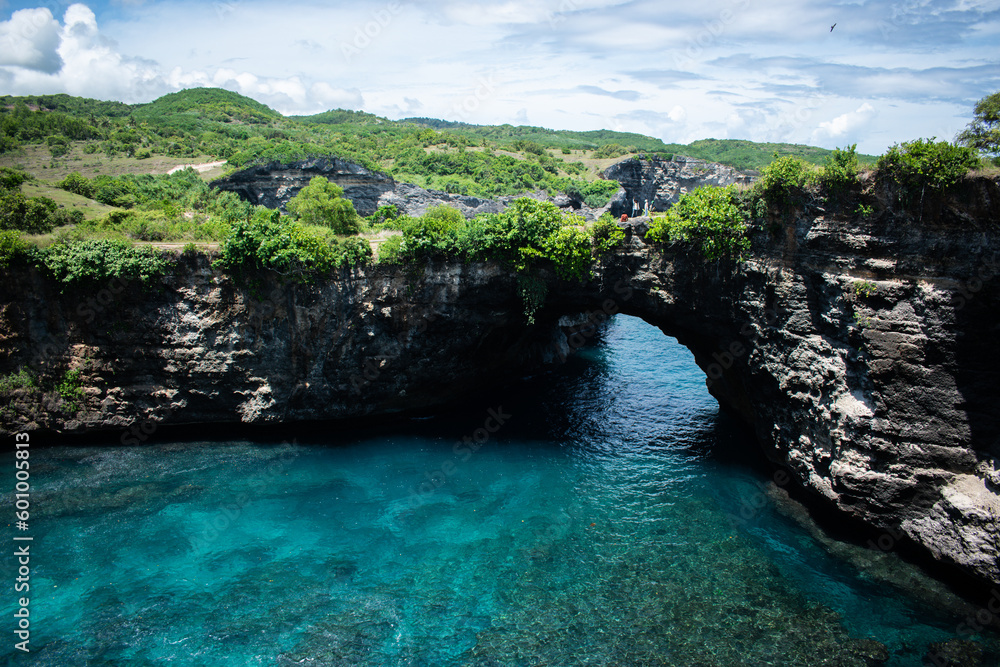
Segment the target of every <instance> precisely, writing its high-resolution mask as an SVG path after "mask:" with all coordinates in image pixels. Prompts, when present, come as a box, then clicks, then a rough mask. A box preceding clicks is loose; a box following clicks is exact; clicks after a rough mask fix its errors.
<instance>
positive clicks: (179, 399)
mask: <svg viewBox="0 0 1000 667" xmlns="http://www.w3.org/2000/svg"><path fill="white" fill-rule="evenodd" d="M872 192H873V193H874V194H871V195H869V196H870V197H871V198H872V203H877V208H878V210H879V211H880V213H879V214H878V215H877V216H875V217H874V218H872V219H859V218H857V216H856V215H855V214H854V213H853V211H854V208H855V207H854V205H853V204H850V203H845V204H844V205H842V206H841V207H840V208H837V209H835V208H830V210H824V208H821V207H820V206H818V205H817V204H809V205H806V206H804V207H802V208H800V209H799V210H797V211H795V212H794V214H791V215H788V216H786V217H785V218H784V219H783V220H780V221H779V220H776V221H775V222H774V224H773V225H771V226H770V227H769V228H761V229H758V230H757V231H756V232H755V234H754V239H753V240H754V246H753V249H752V252H751V254H750V257H749V259H748V261H746V262H745V263H743V264H739V265H737V264H734V263H730V264H727V263H721V262H706V261H705V260H703V259H702V258H701V257H700V255H699V254H698V253H697V251H695V250H693V249H692V248H691V247H690V246H686V245H677V246H672V247H666V248H654V247H651V246H650V245H647V244H646V243H645V242H644V241H643V238H642V234H641V233H640V232H641V231H642V230H641V229H639V230H638V231H637V230H636V228H633V227H629V228H628V241H627V244H626V246H625V247H624V248H623V249H621V250H620V251H618V252H615V253H613V254H611V255H609V256H607V257H605V258H604V259H603V261H602V263H601V264H600V266H599V267H598V270H597V274H596V278H595V280H593V281H592V282H590V283H588V284H575V283H566V282H561V281H559V280H557V279H556V278H555V277H554V276H551V275H550V276H548V277H547V279H548V281H549V288H550V292H549V297H548V299H547V301H546V305H545V307H544V308H543V309H542V310H541V311H539V312H538V313H537V314H536V318H537V322H538V323H537V325H535V326H533V327H529V326H527V324H526V323H525V318H524V314H523V304H522V302H521V300H520V297H519V296H518V291H517V283H516V277H515V276H514V275H513V274H512V273H511V272H510V271H509V270H507V269H505V268H503V267H501V266H497V265H493V264H472V265H465V264H462V263H460V262H455V263H444V264H437V265H429V266H426V267H423V268H421V269H419V270H414V269H407V268H392V267H369V268H365V269H362V270H357V271H355V272H353V273H345V274H344V275H342V276H340V277H339V278H336V279H331V280H328V281H325V282H322V283H320V284H317V285H315V286H302V285H286V286H281V285H279V284H278V283H271V284H269V285H266V286H265V288H264V291H263V294H264V296H263V298H256V297H254V296H252V295H251V294H250V293H248V292H246V291H244V290H241V289H239V288H238V287H236V286H234V285H233V284H232V282H231V281H230V280H229V279H228V278H227V277H225V276H223V275H220V274H218V273H216V272H214V271H213V270H212V269H211V268H210V265H209V264H208V262H207V261H206V260H205V259H203V258H202V259H192V258H187V259H185V260H183V261H182V263H181V265H180V267H179V269H178V271H177V272H176V273H175V274H174V275H172V276H169V277H167V278H165V279H164V280H163V282H162V285H161V287H160V290H159V292H157V293H155V294H153V295H149V294H143V293H141V292H138V291H134V290H132V289H128V290H125V291H123V292H122V293H120V294H117V295H113V296H112V298H111V299H110V300H109V301H108V300H103V299H102V304H101V306H100V309H95V308H94V307H93V305H89V304H88V299H91V298H94V296H95V295H94V294H93V293H81V294H69V293H67V294H60V293H59V292H58V289H57V287H56V286H55V285H53V284H51V283H50V282H48V281H46V280H44V279H43V277H42V276H41V275H39V274H38V273H37V272H24V271H7V274H8V275H6V276H5V277H4V280H3V281H2V283H0V285H2V287H0V373H8V372H11V371H13V370H16V369H17V368H19V367H22V366H30V367H32V368H36V369H37V368H45V367H55V368H57V369H64V368H81V369H82V373H83V376H82V377H83V381H84V382H83V386H84V391H85V396H84V397H83V398H81V399H79V405H77V406H67V403H68V402H69V401H66V400H63V399H60V398H59V396H58V395H53V394H51V393H50V394H47V395H46V396H45V397H44V398H43V399H38V398H37V396H34V395H32V394H31V392H30V391H27V390H24V392H22V394H17V393H15V395H13V398H12V400H11V403H10V404H9V405H8V406H6V407H5V410H4V412H3V418H2V427H3V430H4V431H6V432H11V431H13V430H19V429H39V428H47V429H52V430H59V431H75V432H78V431H86V430H92V429H125V428H127V427H132V428H133V429H134V427H135V425H137V424H140V425H144V427H145V425H147V424H148V425H152V427H153V428H155V427H156V425H159V424H171V423H172V424H180V423H202V422H243V423H267V422H280V421H293V420H305V419H310V420H312V419H337V418H343V417H352V416H362V415H375V414H384V413H387V412H391V411H395V410H402V409H407V408H414V407H422V406H426V405H430V404H434V403H438V402H441V401H444V400H448V399H449V398H452V397H454V396H456V395H462V394H465V393H467V392H468V391H470V390H471V389H473V388H474V387H476V386H477V385H478V384H479V383H481V382H483V381H485V380H487V379H493V378H499V377H503V376H504V375H505V374H508V373H518V372H524V371H526V370H530V369H532V368H534V367H536V366H537V365H538V364H540V363H543V362H544V361H545V360H547V359H549V360H551V359H553V358H557V357H559V356H561V355H563V354H565V353H566V352H567V351H568V350H569V348H570V347H571V346H572V344H573V340H574V338H573V337H572V336H570V338H569V339H568V340H567V338H566V335H565V328H566V327H571V325H572V324H573V323H574V322H575V321H579V317H578V314H579V313H581V312H586V311H595V310H603V311H605V312H623V313H628V314H632V315H636V316H639V317H642V318H643V319H645V320H646V321H648V322H650V323H652V324H654V325H656V326H658V327H660V328H661V329H663V330H664V331H665V332H667V333H669V334H671V335H673V336H676V337H677V338H678V340H680V341H681V342H682V343H684V344H685V345H687V346H688V347H689V348H690V349H691V350H692V352H693V353H694V357H695V360H696V362H697V363H698V364H699V365H700V366H701V368H703V369H704V370H705V372H706V375H707V376H708V378H709V389H710V391H711V392H712V394H713V395H714V396H716V397H717V398H718V400H719V401H720V403H721V404H722V405H724V406H726V407H728V408H730V409H732V410H733V411H735V412H736V413H738V414H740V415H741V416H742V417H743V418H744V419H745V420H746V421H747V422H748V423H749V424H750V425H751V426H752V427H753V429H754V430H755V432H756V434H757V436H758V438H759V440H760V442H761V444H762V446H763V448H764V452H765V454H766V455H767V456H768V457H769V458H771V459H772V460H773V461H775V462H777V463H779V464H781V465H783V466H785V467H786V468H787V469H788V471H789V472H790V474H791V476H792V477H793V478H794V479H795V480H797V481H798V482H799V483H800V484H801V485H802V486H803V487H805V488H806V489H809V490H810V491H812V492H814V493H815V495H816V496H817V497H818V498H820V499H822V502H825V503H826V504H828V505H829V506H830V507H833V508H836V509H838V510H839V511H841V512H843V513H845V514H848V515H850V516H853V517H855V518H857V519H859V520H860V521H862V522H864V523H866V524H868V525H869V526H872V527H874V528H876V529H879V530H881V531H884V532H883V535H882V537H883V538H884V542H885V544H884V548H894V546H895V545H896V544H899V543H901V542H905V543H908V544H914V545H918V546H919V547H921V548H922V549H923V550H924V551H925V552H926V553H928V554H931V555H933V556H935V557H937V558H938V559H940V561H941V562H943V563H947V564H949V565H951V566H954V567H955V568H957V569H958V570H960V571H962V572H965V573H967V574H969V575H972V576H974V577H976V578H978V579H979V580H982V581H989V582H994V583H1000V563H998V558H1000V527H998V516H1000V490H998V488H997V486H996V476H997V469H998V464H997V461H998V459H1000V411H998V410H997V405H1000V382H998V378H1000V356H998V355H997V354H996V349H995V346H996V343H997V341H998V340H1000V336H998V334H1000V315H998V313H1000V277H998V276H1000V257H998V244H1000V225H998V222H997V221H998V220H1000V184H998V183H997V181H996V180H995V179H994V180H988V179H980V180H978V181H975V182H969V183H966V184H965V185H963V186H962V188H960V189H959V190H958V191H957V192H956V193H955V195H954V197H952V198H951V199H950V200H948V201H929V202H928V203H927V205H926V206H925V209H924V210H923V211H921V212H920V213H919V214H917V215H914V214H911V213H906V212H904V211H901V210H899V209H898V207H897V206H896V204H895V203H894V202H895V195H894V194H893V193H891V192H883V191H880V190H878V189H877V188H873V189H872ZM876 200H877V201H876ZM917 218H919V219H920V220H919V221H918V220H917ZM97 296H98V297H100V293H98V295H97ZM104 301H106V302H104ZM570 333H572V331H570ZM32 401H34V402H32ZM71 407H73V408H76V409H71ZM128 433H133V435H134V433H135V431H134V430H133V431H124V430H119V431H115V432H113V433H112V435H113V440H114V441H118V440H119V437H118V436H119V435H122V439H123V441H124V440H126V439H127V436H128ZM879 544H880V545H882V544H883V539H882V538H880V539H879Z"/></svg>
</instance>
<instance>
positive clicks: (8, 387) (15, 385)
mask: <svg viewBox="0 0 1000 667" xmlns="http://www.w3.org/2000/svg"><path fill="white" fill-rule="evenodd" d="M37 388H38V378H37V377H35V374H34V373H32V372H31V371H30V370H28V369H26V368H22V369H20V370H19V371H17V372H16V373H11V374H10V375H5V376H3V377H0V394H9V393H10V392H12V391H15V390H17V389H37Z"/></svg>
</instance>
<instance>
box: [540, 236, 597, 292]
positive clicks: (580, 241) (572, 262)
mask: <svg viewBox="0 0 1000 667" xmlns="http://www.w3.org/2000/svg"><path fill="white" fill-rule="evenodd" d="M540 256H541V257H542V258H544V259H548V260H550V261H552V262H553V263H554V264H555V269H556V274H558V276H559V277H560V278H563V279H565V280H579V281H584V280H586V279H587V277H588V276H589V269H590V263H591V236H590V234H588V233H587V231H586V230H585V229H584V228H582V227H577V226H572V225H566V226H565V227H560V228H559V229H557V230H556V231H555V232H553V233H552V234H549V235H548V236H547V237H546V238H545V241H544V243H543V244H542V251H541V253H540Z"/></svg>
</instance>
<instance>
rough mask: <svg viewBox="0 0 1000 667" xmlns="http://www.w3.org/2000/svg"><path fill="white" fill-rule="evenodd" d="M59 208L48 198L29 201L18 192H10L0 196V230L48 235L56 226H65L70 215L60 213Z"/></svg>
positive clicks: (36, 198) (33, 198)
mask: <svg viewBox="0 0 1000 667" xmlns="http://www.w3.org/2000/svg"><path fill="white" fill-rule="evenodd" d="M58 208H59V205H58V204H56V203H55V202H54V201H53V200H51V199H49V198H48V197H32V198H31V199H28V198H26V197H25V196H24V195H23V194H21V193H20V192H19V191H17V190H8V191H7V192H5V193H3V194H0V229H8V230H18V231H22V232H27V233H28V234H47V233H48V232H51V231H52V229H53V228H54V227H55V226H56V225H61V224H65V221H66V219H67V218H66V216H68V215H70V214H68V213H61V212H58Z"/></svg>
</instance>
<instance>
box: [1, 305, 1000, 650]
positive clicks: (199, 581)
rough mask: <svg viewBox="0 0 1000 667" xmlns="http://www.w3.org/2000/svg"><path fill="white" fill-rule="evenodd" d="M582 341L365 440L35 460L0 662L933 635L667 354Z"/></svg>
mask: <svg viewBox="0 0 1000 667" xmlns="http://www.w3.org/2000/svg"><path fill="white" fill-rule="evenodd" d="M602 338H603V340H602V341H601V343H600V344H598V345H595V346H593V347H589V348H587V349H584V350H582V351H581V352H580V353H579V354H578V355H577V356H576V357H575V358H573V359H572V360H571V361H570V363H568V364H567V365H565V366H563V367H560V368H556V369H552V370H550V371H547V372H545V373H543V374H541V375H539V376H537V377H532V378H526V379H525V380H523V381H522V382H520V383H518V384H517V385H515V386H513V387H506V388H493V389H490V388H485V387H484V393H483V395H481V396H477V397H476V398H475V399H474V400H472V401H471V402H470V403H468V404H465V405H458V406H452V407H451V408H449V409H448V410H447V411H441V412H439V413H436V414H435V415H433V416H431V417H427V418H423V419H412V420H407V421H404V422H397V423H395V424H391V425H388V426H386V427H383V428H378V429H368V430H366V431H363V432H357V431H346V430H344V429H343V427H340V426H338V425H331V426H330V427H329V432H328V433H325V434H316V433H312V434H310V435H309V436H303V435H301V434H300V435H299V436H298V438H297V439H296V440H295V441H294V442H292V441H288V442H284V443H283V442H280V441H279V442H246V441H240V442H170V443H168V442H160V443H154V444H151V445H149V446H145V447H132V448H120V447H108V448H101V447H54V448H47V449H41V448H37V447H36V448H35V449H34V450H33V451H32V459H31V461H32V473H33V480H34V482H35V484H36V485H37V486H36V489H35V496H34V498H33V504H34V508H33V509H34V512H35V514H34V515H33V523H32V534H33V535H34V536H35V542H34V544H33V546H32V549H33V553H34V560H33V561H32V566H33V568H34V571H33V573H32V582H31V585H32V607H31V613H32V628H33V634H32V648H33V653H32V654H31V655H30V656H24V655H18V654H16V652H15V651H13V650H12V645H13V641H12V640H11V639H10V636H11V635H10V633H5V638H6V639H7V641H6V642H5V644H4V646H3V651H5V652H6V655H5V660H6V662H7V663H8V664H31V665H58V666H67V665H147V664H149V665H151V664H177V665H217V666H220V667H221V666H228V665H274V664H277V665H427V666H437V665H441V666H450V665H815V664H828V665H865V664H868V663H866V662H865V661H864V656H865V655H867V654H871V653H872V651H877V650H878V647H877V646H875V645H874V644H873V643H872V642H871V641H870V640H875V641H877V642H880V643H881V644H884V645H885V647H886V648H887V650H888V651H889V652H890V654H891V656H892V657H891V661H890V662H889V663H888V664H892V665H919V664H920V659H921V657H922V656H923V655H924V654H925V653H926V651H927V647H928V645H929V644H930V643H931V642H936V641H943V640H947V639H951V638H953V637H954V636H955V633H956V628H957V626H958V625H959V623H961V622H962V617H961V616H959V615H956V614H957V613H958V612H959V611H961V608H960V605H961V602H960V601H959V600H957V599H956V598H953V597H951V596H949V595H948V594H947V593H946V592H945V591H943V590H942V588H941V587H940V586H938V585H936V584H935V583H934V582H933V581H930V580H928V579H926V578H925V577H923V576H922V575H920V574H919V573H918V572H917V571H916V570H913V569H912V568H910V567H909V566H907V565H905V564H903V563H902V562H901V561H898V560H895V559H894V557H893V556H892V555H891V554H889V555H883V554H872V553H866V552H865V551H864V550H862V549H858V548H855V547H851V546H850V545H844V544H842V543H837V542H834V541H832V540H830V539H829V538H827V537H825V536H823V535H822V534H818V533H816V532H815V531H814V530H811V529H810V528H809V526H808V525H807V524H804V523H802V522H800V521H797V520H795V519H794V515H795V514H796V509H795V506H794V505H793V504H791V503H788V502H786V501H785V500H783V499H782V496H781V494H780V493H775V490H774V485H773V484H770V483H769V482H770V480H769V477H768V474H769V473H767V472H764V471H761V470H760V469H758V468H756V467H755V466H754V465H753V463H752V462H753V461H755V460H756V459H758V458H759V456H758V455H757V453H756V451H755V449H754V448H755V447H756V445H755V444H754V443H753V442H752V441H751V440H750V439H749V437H748V435H747V434H746V433H745V432H744V431H743V430H742V428H741V427H740V426H739V425H738V424H735V423H733V422H732V421H731V420H729V419H728V418H726V417H725V416H724V415H720V414H719V411H718V408H717V404H716V403H715V401H714V400H713V399H712V398H711V397H710V396H709V395H708V394H707V392H706V390H705V386H704V376H703V375H702V374H701V372H700V371H699V370H698V369H697V368H696V367H695V366H694V362H693V360H692V359H691V356H690V353H689V352H688V351H687V350H686V349H685V348H683V347H681V346H679V345H678V344H677V343H676V342H675V341H673V340H672V339H669V338H667V337H665V336H663V335H662V334H661V333H660V332H659V331H658V330H656V329H653V328H652V327H649V326H647V325H645V324H644V323H642V322H641V321H639V320H636V319H634V318H626V317H619V318H616V319H615V320H614V321H613V322H612V324H611V325H610V327H609V328H608V329H607V331H606V332H605V333H604V334H603V336H602ZM501 422H502V423H501ZM466 437H468V438H470V439H471V440H472V444H474V445H475V451H474V447H473V446H470V445H469V444H465V443H463V442H462V441H463V439H464V438H466ZM477 438H478V440H479V441H480V442H479V443H476V439H477ZM10 458H11V457H10V456H9V454H8V456H7V459H5V462H4V465H5V466H7V465H8V464H11V460H10ZM5 469H12V464H11V467H7V468H5ZM5 500H9V498H5ZM5 506H8V507H9V506H10V503H9V502H7V503H6V504H5ZM2 565H3V567H4V568H5V569H4V571H3V572H4V576H5V577H6V579H5V580H6V581H12V580H13V578H14V575H13V574H12V572H11V567H12V566H11V559H9V558H7V559H4V561H3V563H2ZM12 597H13V595H12V594H10V593H9V594H8V595H7V596H5V599H4V600H3V601H2V602H3V603H4V605H5V606H4V617H5V618H8V619H9V618H10V617H11V613H12V609H13V601H12V599H11V598H12ZM949 610H953V611H949ZM7 625H8V626H9V627H11V628H12V623H10V622H8V624H7ZM981 641H982V643H983V645H984V646H987V648H989V647H990V646H993V644H992V642H993V641H994V638H992V637H987V638H981Z"/></svg>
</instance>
